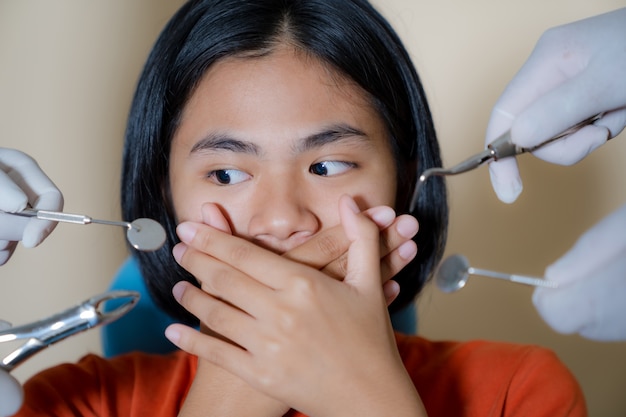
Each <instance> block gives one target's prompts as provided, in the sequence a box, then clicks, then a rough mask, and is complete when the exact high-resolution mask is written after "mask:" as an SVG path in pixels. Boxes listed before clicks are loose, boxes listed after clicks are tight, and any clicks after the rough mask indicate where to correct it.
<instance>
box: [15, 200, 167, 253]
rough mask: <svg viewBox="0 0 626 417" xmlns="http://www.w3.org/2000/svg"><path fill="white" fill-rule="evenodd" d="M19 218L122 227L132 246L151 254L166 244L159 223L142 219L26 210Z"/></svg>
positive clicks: (163, 232)
mask: <svg viewBox="0 0 626 417" xmlns="http://www.w3.org/2000/svg"><path fill="white" fill-rule="evenodd" d="M13 214H16V215H19V216H26V217H36V218H38V219H42V220H52V221H56V222H65V223H74V224H91V223H98V224H104V225H109V226H120V227H125V228H126V239H127V240H128V243H130V244H131V246H132V247H133V248H135V249H137V250H140V251H144V252H150V251H155V250H157V249H159V248H160V247H161V246H163V244H164V243H165V238H166V235H165V230H164V229H163V226H161V225H160V224H159V223H158V222H157V221H155V220H152V219H146V218H140V219H135V220H133V221H132V222H130V223H129V222H117V221H111V220H98V219H92V218H91V217H89V216H85V215H82V214H70V213H62V212H57V211H46V210H33V209H24V210H22V211H21V212H19V213H13Z"/></svg>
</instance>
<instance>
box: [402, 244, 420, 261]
mask: <svg viewBox="0 0 626 417" xmlns="http://www.w3.org/2000/svg"><path fill="white" fill-rule="evenodd" d="M398 254H399V255H400V257H401V258H402V259H407V260H411V259H413V258H415V255H417V245H416V244H415V242H413V241H412V240H409V241H408V242H404V243H403V244H402V245H400V246H399V247H398Z"/></svg>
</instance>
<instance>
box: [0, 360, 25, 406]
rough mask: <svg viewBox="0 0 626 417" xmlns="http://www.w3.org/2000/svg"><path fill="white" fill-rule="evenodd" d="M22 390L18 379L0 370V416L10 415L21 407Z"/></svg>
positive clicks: (22, 399)
mask: <svg viewBox="0 0 626 417" xmlns="http://www.w3.org/2000/svg"><path fill="white" fill-rule="evenodd" d="M23 402H24V390H23V389H22V385H21V384H20V383H19V381H18V380H17V379H15V378H13V376H11V374H9V373H8V372H5V371H3V370H0V416H12V415H14V414H16V413H17V412H18V411H19V409H20V408H21V407H22V403H23Z"/></svg>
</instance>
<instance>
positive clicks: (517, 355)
mask: <svg viewBox="0 0 626 417" xmlns="http://www.w3.org/2000/svg"><path fill="white" fill-rule="evenodd" d="M396 339H397V341H398V349H399V351H400V355H401V356H402V358H403V361H404V364H405V367H406V368H407V370H408V372H409V374H410V375H411V378H412V379H413V382H414V384H415V387H416V388H417V391H418V392H419V394H420V397H421V398H422V401H423V402H424V405H425V407H426V410H427V412H428V415H429V416H445V417H447V416H458V417H461V416H468V417H469V416H476V417H489V416H494V417H495V416H498V417H501V416H507V417H509V416H532V417H540V416H550V417H560V416H572V417H582V416H586V415H587V411H586V406H585V401H584V398H583V394H582V391H581V389H580V387H579V385H578V384H577V382H576V380H575V379H574V377H573V376H572V374H571V373H570V372H569V370H568V369H567V368H566V367H565V366H564V365H563V364H562V363H561V362H560V361H559V360H558V359H557V357H556V356H555V355H554V354H553V353H552V352H550V351H549V350H546V349H544V348H541V347H537V346H529V345H517V344H510V343H496V342H484V341H473V342H432V341H428V340H426V339H423V338H421V337H417V336H405V335H399V334H397V335H396ZM196 364H197V358H195V357H194V356H191V355H189V354H187V353H185V352H176V353H173V354H169V355H148V354H143V353H131V354H127V355H122V356H119V357H116V358H113V359H104V358H101V357H99V356H96V355H88V356H85V357H84V358H83V359H81V360H80V361H79V362H78V363H77V364H63V365H59V366H56V367H53V368H50V369H48V370H45V371H43V372H41V373H40V374H37V375H35V376H34V377H33V378H31V379H30V380H29V381H28V382H27V383H26V384H25V385H24V390H25V405H24V407H23V408H22V410H20V412H19V413H18V414H17V416H19V417H23V416H42V415H54V416H59V417H66V416H81V417H89V416H133V417H134V416H150V417H160V416H167V417H171V416H176V415H177V413H178V410H179V409H180V407H181V405H182V403H183V401H184V399H185V395H186V394H187V391H188V389H189V387H190V385H191V382H192V381H193V378H194V375H195V372H196ZM391 415H393V413H391ZM288 416H290V417H296V416H302V414H300V413H298V412H295V411H292V412H290V413H288Z"/></svg>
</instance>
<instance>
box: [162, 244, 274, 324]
mask: <svg viewBox="0 0 626 417" xmlns="http://www.w3.org/2000/svg"><path fill="white" fill-rule="evenodd" d="M173 255H174V258H175V259H176V261H177V262H178V263H179V264H180V265H181V266H182V267H183V268H185V269H186V270H187V271H189V272H190V273H191V274H192V275H193V276H194V277H195V278H196V279H197V280H198V281H199V282H200V284H201V286H202V290H203V292H206V293H208V294H210V295H212V296H213V297H215V298H218V299H220V300H223V301H225V302H227V303H229V304H231V305H233V306H235V307H237V308H239V309H240V310H242V311H245V312H246V313H247V314H249V315H251V316H254V317H256V316H258V314H259V311H261V310H262V309H263V308H265V305H267V303H268V302H270V298H269V297H271V293H272V291H271V289H270V288H268V287H267V286H265V285H263V284H262V283H261V282H259V281H258V280H257V279H255V278H253V277H250V276H248V275H246V274H244V273H242V272H241V271H239V270H238V269H236V268H234V267H232V266H231V265H228V264H225V263H223V262H221V261H220V260H218V259H215V258H212V257H210V256H208V255H206V254H205V253H202V252H199V251H197V250H195V249H194V248H190V247H186V246H185V244H178V245H176V246H175V247H174V250H173Z"/></svg>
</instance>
